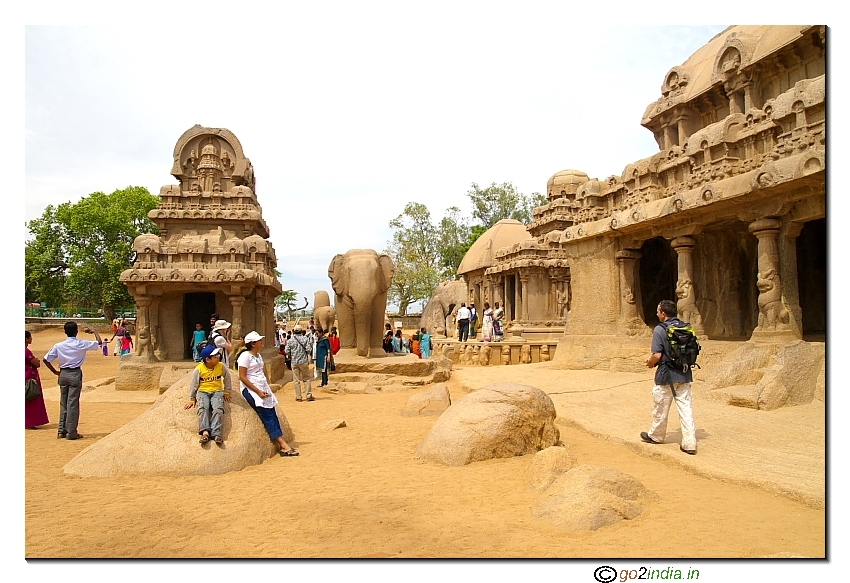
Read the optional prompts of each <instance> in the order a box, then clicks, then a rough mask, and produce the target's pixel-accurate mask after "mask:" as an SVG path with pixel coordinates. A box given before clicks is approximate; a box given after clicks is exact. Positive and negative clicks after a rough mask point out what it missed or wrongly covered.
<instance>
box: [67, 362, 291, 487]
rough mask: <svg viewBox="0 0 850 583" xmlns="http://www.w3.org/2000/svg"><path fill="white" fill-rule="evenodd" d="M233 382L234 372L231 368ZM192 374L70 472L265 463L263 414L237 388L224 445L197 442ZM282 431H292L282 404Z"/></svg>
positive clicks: (149, 471)
mask: <svg viewBox="0 0 850 583" xmlns="http://www.w3.org/2000/svg"><path fill="white" fill-rule="evenodd" d="M228 372H229V373H230V375H231V381H232V383H233V386H234V387H238V386H239V379H238V377H237V375H236V373H235V372H233V371H228ZM187 385H188V375H187V376H186V377H185V378H183V379H181V380H180V381H178V382H176V383H174V384H173V385H172V386H171V388H169V389H168V390H167V391H165V392H164V393H163V394H162V395H160V397H159V398H158V399H157V400H156V401H155V402H154V403H153V405H151V407H150V409H148V410H147V411H145V412H144V413H143V414H142V415H140V416H139V417H137V418H136V419H134V420H133V421H131V422H129V423H128V424H127V425H124V426H123V427H121V428H120V429H117V430H116V431H114V432H113V433H110V434H109V435H107V436H106V437H104V438H103V439H101V440H99V441H97V442H95V443H93V444H92V445H90V446H89V447H87V448H86V449H84V450H83V451H81V452H80V453H79V454H77V456H76V457H74V458H73V459H72V460H71V461H69V462H68V463H67V464H66V465H65V467H64V468H63V470H64V472H65V473H66V474H70V475H74V476H80V477H85V478H88V477H99V478H106V477H115V476H192V475H216V474H224V473H227V472H232V471H237V470H241V469H243V468H246V467H248V466H252V465H258V464H261V463H263V461H265V460H266V459H267V458H269V457H270V456H272V455H274V454H275V452H276V446H275V445H274V444H273V443H272V442H271V441H270V440H269V435H268V433H267V432H266V430H265V428H264V427H263V424H262V422H261V421H260V418H259V417H258V416H257V414H256V413H255V412H254V410H253V409H251V407H250V406H249V405H248V403H247V402H246V401H245V399H244V398H243V397H242V395H241V394H240V393H239V391H238V388H237V389H234V391H233V398H232V400H231V402H230V403H225V404H224V422H223V425H222V437H223V438H224V444H223V445H216V444H215V443H213V442H212V441H210V442H209V443H206V444H204V445H201V444H199V443H198V416H197V409H194V408H192V409H185V408H184V406H185V405H186V403H187V402H188V388H187ZM275 409H276V411H277V416H278V419H279V420H280V425H281V428H282V429H283V436H284V439H285V440H286V441H287V443H292V441H293V433H292V429H291V428H290V426H289V423H288V421H287V420H286V417H285V415H284V414H283V411H282V409H281V405H280V404H278V405H277V407H276V408H275Z"/></svg>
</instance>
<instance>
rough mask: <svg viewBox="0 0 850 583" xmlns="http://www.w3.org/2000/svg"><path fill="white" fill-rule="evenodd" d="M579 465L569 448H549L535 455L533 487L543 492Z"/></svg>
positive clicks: (532, 469)
mask: <svg viewBox="0 0 850 583" xmlns="http://www.w3.org/2000/svg"><path fill="white" fill-rule="evenodd" d="M577 464H578V461H576V458H575V456H574V455H573V454H571V453H570V450H569V448H567V447H557V446H553V447H547V448H546V449H542V450H540V451H538V452H537V453H536V454H534V457H533V458H532V459H531V487H532V488H534V489H535V490H537V491H538V492H543V491H544V490H545V489H546V488H548V487H549V486H551V485H552V482H554V481H555V480H557V479H558V478H559V477H560V476H561V475H562V474H564V473H566V472H569V471H570V470H571V469H572V468H573V467H574V466H576V465H577Z"/></svg>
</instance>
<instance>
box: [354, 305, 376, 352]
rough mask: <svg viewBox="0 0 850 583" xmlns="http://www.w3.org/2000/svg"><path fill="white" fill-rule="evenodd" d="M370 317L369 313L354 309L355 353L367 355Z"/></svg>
mask: <svg viewBox="0 0 850 583" xmlns="http://www.w3.org/2000/svg"><path fill="white" fill-rule="evenodd" d="M371 320H372V318H371V317H370V315H369V314H362V313H361V314H358V313H357V310H355V311H354V331H355V335H356V337H357V355H358V356H369V338H370V336H371V333H372V325H371V324H372V322H371Z"/></svg>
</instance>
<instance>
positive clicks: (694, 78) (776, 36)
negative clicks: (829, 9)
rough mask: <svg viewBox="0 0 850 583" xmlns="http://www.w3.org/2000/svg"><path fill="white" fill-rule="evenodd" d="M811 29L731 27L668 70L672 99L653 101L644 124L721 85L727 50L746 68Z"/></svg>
mask: <svg viewBox="0 0 850 583" xmlns="http://www.w3.org/2000/svg"><path fill="white" fill-rule="evenodd" d="M811 28H812V26H811V25H747V26H730V27H728V28H727V29H725V30H724V31H722V32H720V33H719V34H717V35H715V36H714V37H713V38H712V39H711V40H710V41H708V42H707V43H706V44H705V45H703V46H702V47H700V48H699V49H697V51H696V52H695V53H694V54H692V55H691V56H690V57H689V58H688V59H687V60H686V61H685V62H684V63H682V64H681V65H680V66H678V67H673V68H672V69H671V70H670V71H668V72H667V74H666V75H665V76H664V80H663V83H662V93H664V92H666V91H671V93H670V94H669V98H665V97H661V98H660V99H659V100H658V101H655V102H653V103H651V104H649V106H648V107H647V108H646V111H645V112H644V115H643V119H642V121H641V124H643V125H644V126H646V125H648V124H650V123H651V121H652V120H653V119H655V118H657V117H658V116H660V115H661V114H663V113H665V112H666V111H668V110H669V109H672V108H673V107H675V106H676V105H677V104H679V103H686V102H689V101H692V100H693V99H695V98H696V97H697V96H699V95H700V94H702V93H705V92H706V91H708V90H709V89H710V88H711V87H712V86H714V85H716V84H718V83H719V81H718V74H719V72H720V69H722V68H723V67H724V55H726V54H727V51H730V53H729V54H730V55H733V56H735V57H736V58H737V59H738V60H737V62H736V63H735V66H736V67H737V68H739V69H744V68H746V67H748V66H750V65H752V64H753V63H755V62H757V61H759V60H760V59H762V58H764V57H765V56H767V55H769V54H771V53H773V52H775V51H777V50H779V49H780V48H781V47H783V46H786V45H789V44H791V43H793V42H794V41H796V40H797V39H799V38H800V37H801V36H802V35H803V34H806V33H807V32H809V29H811ZM730 58H731V56H730ZM680 84H681V86H680Z"/></svg>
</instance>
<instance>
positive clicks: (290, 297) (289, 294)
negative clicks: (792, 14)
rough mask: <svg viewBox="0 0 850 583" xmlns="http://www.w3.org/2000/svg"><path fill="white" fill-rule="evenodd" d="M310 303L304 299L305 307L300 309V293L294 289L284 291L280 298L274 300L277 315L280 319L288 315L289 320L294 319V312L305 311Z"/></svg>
mask: <svg viewBox="0 0 850 583" xmlns="http://www.w3.org/2000/svg"><path fill="white" fill-rule="evenodd" d="M308 304H309V302H308V301H307V298H304V305H303V306H301V307H300V308H299V307H298V292H296V291H295V290H292V289H285V290H283V291H282V292H281V293H280V295H279V296H277V297H276V298H275V299H274V305H275V314H276V315H277V316H278V317H280V316H281V315H283V314H286V316H287V317H288V318H290V319H291V318H292V312H294V311H296V310H304V309H306V308H307V305H308Z"/></svg>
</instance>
